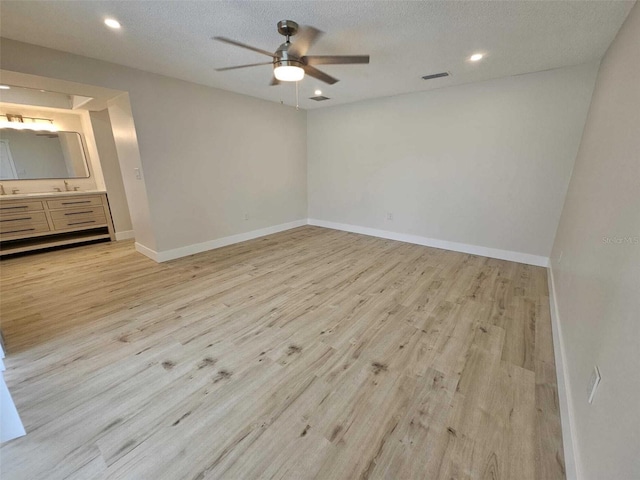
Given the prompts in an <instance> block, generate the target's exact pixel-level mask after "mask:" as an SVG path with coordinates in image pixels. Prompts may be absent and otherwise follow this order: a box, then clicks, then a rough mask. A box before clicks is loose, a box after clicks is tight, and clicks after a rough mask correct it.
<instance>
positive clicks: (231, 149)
mask: <svg viewBox="0 0 640 480" xmlns="http://www.w3.org/2000/svg"><path fill="white" fill-rule="evenodd" d="M0 62H1V68H2V69H5V70H10V71H17V72H22V73H28V74H33V75H42V76H46V77H52V78H58V79H63V80H69V81H73V82H80V83H85V84H90V85H97V86H102V87H108V88H112V89H117V90H121V91H126V92H128V93H129V98H130V102H131V109H132V112H133V117H134V120H135V125H136V127H137V140H138V144H139V151H140V157H141V162H142V167H143V171H144V176H145V184H146V192H147V194H148V198H149V209H150V215H149V219H148V220H147V221H148V222H150V224H149V225H148V226H149V232H147V233H149V236H147V240H146V243H144V241H143V240H141V239H140V238H139V235H138V227H137V226H136V218H133V217H134V213H133V211H132V212H131V214H132V220H133V224H134V228H135V229H136V241H138V242H142V243H143V244H144V245H145V246H147V247H148V248H150V249H154V250H157V251H167V250H171V249H175V248H179V247H184V246H188V245H192V244H197V243H203V242H207V241H211V240H214V239H217V238H221V237H226V236H230V235H234V234H239V233H243V232H249V231H252V230H257V229H262V228H265V227H269V226H273V225H278V224H283V223H288V222H291V221H294V220H299V219H303V218H306V213H307V192H306V113H305V112H304V111H296V110H295V109H293V108H291V107H286V106H282V105H279V104H274V103H271V102H267V101H263V100H258V99H255V98H251V97H247V96H243V95H238V94H234V93H230V92H225V91H222V90H218V89H213V88H209V87H204V86H201V85H196V84H193V83H188V82H184V81H181V80H176V79H172V78H168V77H163V76H161V75H155V74H151V73H146V72H142V71H139V70H135V69H131V68H127V67H122V66H119V65H115V64H111V63H107V62H103V61H99V60H94V59H90V58H87V57H80V56H77V55H72V54H68V53H64V52H60V51H56V50H50V49H46V48H42V47H37V46H34V45H29V44H24V43H20V42H15V41H12V40H7V39H2V57H1V59H0ZM109 113H110V115H111V113H112V112H111V108H110V109H109ZM111 118H112V121H113V115H111ZM117 141H118V138H116V143H117ZM119 157H121V161H122V156H121V155H120V153H119ZM122 171H123V176H124V178H123V180H124V184H125V187H126V188H127V185H129V186H130V185H131V184H132V183H134V180H131V179H132V178H133V176H134V172H133V171H132V169H127V168H123V169H122ZM129 180H131V181H129ZM127 195H129V189H128V188H127ZM131 201H132V200H130V202H131ZM130 210H131V204H130ZM245 214H248V216H249V219H248V220H244V217H245ZM138 224H140V222H138ZM152 236H153V237H155V238H151V237H152ZM154 246H155V248H154Z"/></svg>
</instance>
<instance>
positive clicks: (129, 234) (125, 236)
mask: <svg viewBox="0 0 640 480" xmlns="http://www.w3.org/2000/svg"><path fill="white" fill-rule="evenodd" d="M130 238H136V235H135V233H134V231H133V230H124V231H122V232H116V240H117V241H120V240H129V239H130Z"/></svg>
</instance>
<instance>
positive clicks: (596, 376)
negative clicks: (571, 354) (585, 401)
mask: <svg viewBox="0 0 640 480" xmlns="http://www.w3.org/2000/svg"><path fill="white" fill-rule="evenodd" d="M599 384H600V370H598V366H597V365H596V366H594V367H593V372H591V378H589V386H588V387H587V395H588V397H589V403H592V402H593V397H595V396H596V390H597V389H598V385H599Z"/></svg>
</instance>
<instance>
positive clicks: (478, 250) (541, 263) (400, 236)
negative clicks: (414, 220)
mask: <svg viewBox="0 0 640 480" xmlns="http://www.w3.org/2000/svg"><path fill="white" fill-rule="evenodd" d="M308 223H309V225H315V226H317V227H325V228H332V229H334V230H343V231H345V232H352V233H360V234H362V235H370V236H372V237H380V238H387V239H389V240H398V241H400V242H407V243H415V244H417V245H424V246H427V247H434V248H441V249H443V250H453V251H454V252H462V253H470V254H472V255H480V256H483V257H490V258H498V259H500V260H509V261H511V262H518V263H526V264H528V265H535V266H537V267H546V266H548V265H549V258H548V257H542V256H539V255H531V254H529V253H520V252H513V251H510V250H499V249H497V248H489V247H479V246H477V245H469V244H466V243H457V242H449V241H446V240H438V239H435V238H427V237H420V236H418V235H409V234H406V233H396V232H389V231H387V230H378V229H376V228H369V227H360V226H358V225H348V224H346V223H335V222H327V221H325V220H317V219H315V218H310V219H309V220H308Z"/></svg>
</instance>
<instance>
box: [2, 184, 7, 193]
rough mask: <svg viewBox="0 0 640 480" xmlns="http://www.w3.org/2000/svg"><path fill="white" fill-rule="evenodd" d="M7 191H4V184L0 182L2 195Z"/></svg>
mask: <svg viewBox="0 0 640 480" xmlns="http://www.w3.org/2000/svg"><path fill="white" fill-rule="evenodd" d="M6 194H7V192H5V191H4V185H2V184H1V183H0V195H6Z"/></svg>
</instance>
